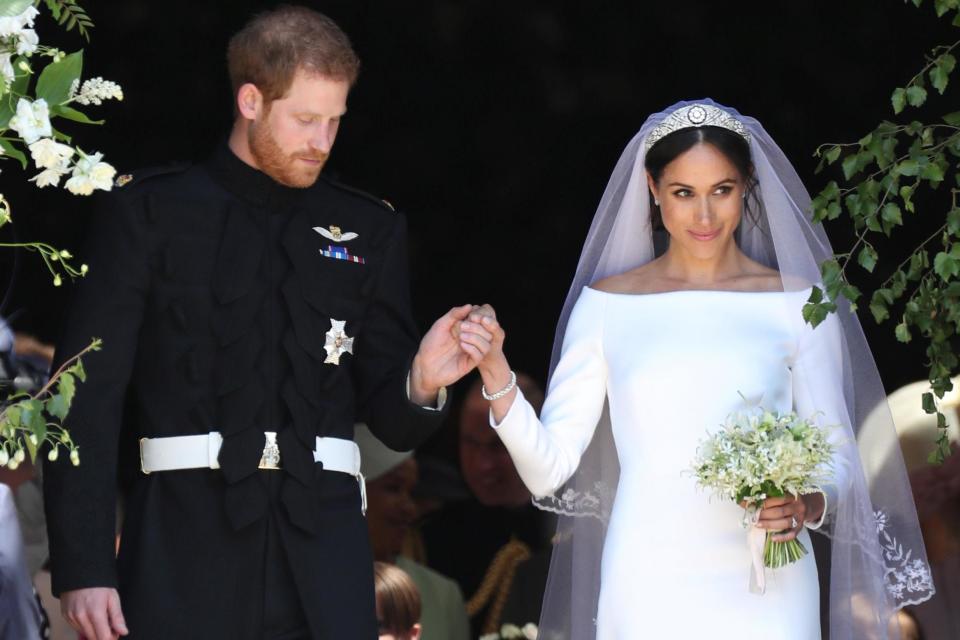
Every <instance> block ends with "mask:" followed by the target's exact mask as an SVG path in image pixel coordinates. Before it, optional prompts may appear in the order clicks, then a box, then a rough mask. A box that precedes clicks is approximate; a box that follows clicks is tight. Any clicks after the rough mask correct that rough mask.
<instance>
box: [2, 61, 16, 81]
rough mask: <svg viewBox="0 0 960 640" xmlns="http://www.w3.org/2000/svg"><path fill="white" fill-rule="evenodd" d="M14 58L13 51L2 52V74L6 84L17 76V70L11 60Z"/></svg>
mask: <svg viewBox="0 0 960 640" xmlns="http://www.w3.org/2000/svg"><path fill="white" fill-rule="evenodd" d="M12 58H13V54H12V53H0V76H2V77H3V83H4V84H5V85H8V84H10V83H11V82H13V80H14V78H16V77H17V72H16V71H14V69H13V63H12V62H11V59H12Z"/></svg>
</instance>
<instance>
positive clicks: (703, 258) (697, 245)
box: [460, 143, 825, 541]
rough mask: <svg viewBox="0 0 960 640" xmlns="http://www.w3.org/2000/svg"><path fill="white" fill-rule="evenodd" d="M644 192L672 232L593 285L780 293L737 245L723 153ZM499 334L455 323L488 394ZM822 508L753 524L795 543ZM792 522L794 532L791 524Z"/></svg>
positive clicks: (789, 504)
mask: <svg viewBox="0 0 960 640" xmlns="http://www.w3.org/2000/svg"><path fill="white" fill-rule="evenodd" d="M647 184H648V187H649V189H650V193H652V194H653V197H654V198H655V199H656V200H657V201H658V202H659V203H660V211H661V214H662V218H663V223H664V226H665V227H666V230H667V232H668V233H669V234H670V244H669V247H668V249H667V251H666V252H665V253H664V254H663V255H662V256H660V257H659V258H657V259H655V260H653V261H651V262H649V263H647V264H645V265H643V266H641V267H638V268H637V269H633V270H631V271H628V272H626V273H622V274H619V275H616V276H612V277H610V278H606V279H604V280H601V281H599V282H597V283H595V284H593V285H592V286H593V288H595V289H598V290H600V291H607V292H611V293H618V294H628V295H629V294H632V295H642V294H650V293H659V292H665V291H675V290H681V289H693V290H702V289H714V290H724V291H729V290H733V291H780V290H782V285H781V278H780V274H779V273H778V272H776V271H774V270H772V269H769V268H767V267H765V266H763V265H761V264H759V263H757V262H754V261H753V260H751V259H750V258H749V257H747V256H746V255H745V254H744V253H743V252H742V251H740V249H739V248H738V247H737V245H736V242H735V240H734V231H735V230H736V228H737V226H738V225H739V223H740V218H741V215H742V211H743V199H744V193H745V189H746V184H745V179H744V176H742V175H741V174H740V171H739V170H738V169H737V167H736V165H734V164H733V163H732V162H731V161H730V160H729V159H728V158H727V157H726V156H725V155H724V154H723V153H721V152H720V151H719V150H718V149H716V148H715V147H713V146H712V145H709V144H703V143H701V144H698V145H696V146H694V147H692V148H691V149H689V150H688V151H686V152H684V153H683V154H681V155H679V156H677V157H676V158H675V159H674V160H673V161H672V162H671V163H670V164H668V165H667V166H666V168H665V169H664V172H663V174H662V175H661V176H660V180H659V181H654V179H653V178H652V177H651V176H650V175H649V174H648V175H647ZM505 335H506V334H505V332H504V330H503V328H502V327H501V326H500V324H499V322H497V319H496V314H495V313H493V311H492V310H491V309H489V308H485V309H484V308H477V309H475V310H473V311H472V312H471V313H470V315H469V317H468V318H467V319H466V320H465V321H464V322H462V323H461V325H460V348H461V349H463V351H464V352H466V353H468V354H470V355H471V357H472V358H473V359H474V360H476V361H477V362H478V369H479V371H480V374H481V376H482V378H483V384H484V386H485V387H486V388H487V389H488V390H490V391H491V393H493V392H495V391H498V390H500V389H503V388H505V387H506V386H507V384H508V383H509V382H510V364H509V363H508V361H507V358H506V356H505V355H504V353H503V343H504V339H505ZM516 396H517V392H516V390H515V389H514V390H513V391H511V392H510V393H508V394H507V395H505V396H503V397H502V398H498V399H497V400H494V401H492V402H491V403H490V407H491V410H492V412H493V419H494V420H495V421H496V422H497V423H499V422H500V421H502V420H503V419H504V417H505V416H506V415H507V413H508V412H509V410H510V407H511V406H512V405H513V402H514V400H515V399H516ZM824 508H825V502H824V497H823V494H820V493H813V494H808V495H803V496H799V497H797V496H793V495H787V496H784V497H782V498H768V499H767V500H765V501H764V502H763V504H762V506H761V510H760V513H759V519H758V521H757V526H758V527H760V528H763V529H768V530H770V531H776V532H779V533H778V534H777V535H775V536H773V538H774V540H777V541H787V540H793V539H794V538H796V537H797V534H799V533H800V531H801V530H802V529H803V526H804V523H805V522H816V521H817V520H819V519H820V517H821V515H822V514H823V510H824ZM794 518H795V523H796V526H793V525H794Z"/></svg>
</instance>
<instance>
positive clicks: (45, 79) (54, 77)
mask: <svg viewBox="0 0 960 640" xmlns="http://www.w3.org/2000/svg"><path fill="white" fill-rule="evenodd" d="M82 72H83V51H77V52H75V53H71V54H70V55H68V56H65V57H64V58H63V60H61V61H60V62H52V63H50V64H48V65H47V66H46V67H45V68H44V70H43V72H41V73H40V78H39V79H38V80H37V97H38V98H43V99H44V100H46V101H47V104H48V105H50V106H53V105H62V104H63V103H65V102H66V101H67V100H68V99H69V98H70V86H71V85H72V84H73V82H74V81H75V80H79V79H80V74H81V73H82Z"/></svg>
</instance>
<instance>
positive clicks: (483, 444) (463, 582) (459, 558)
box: [420, 373, 554, 636]
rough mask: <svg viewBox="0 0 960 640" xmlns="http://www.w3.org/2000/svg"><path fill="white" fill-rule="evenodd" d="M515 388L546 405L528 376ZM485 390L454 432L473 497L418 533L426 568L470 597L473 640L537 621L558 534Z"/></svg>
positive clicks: (467, 401)
mask: <svg viewBox="0 0 960 640" xmlns="http://www.w3.org/2000/svg"><path fill="white" fill-rule="evenodd" d="M517 384H518V386H519V387H520V388H521V389H522V390H523V392H524V395H525V396H526V397H527V398H529V399H531V403H532V404H533V405H534V407H539V406H540V405H541V404H542V403H543V390H542V389H541V387H540V386H539V385H538V384H537V383H536V381H534V380H533V378H531V377H530V376H529V375H526V374H523V373H518V374H517ZM480 386H481V380H480V379H479V378H477V379H475V380H474V381H473V382H472V383H471V385H470V387H469V389H468V390H467V392H466V393H465V395H464V399H463V404H462V406H461V408H460V413H459V416H458V417H459V423H458V425H457V428H458V439H457V450H458V457H459V461H460V471H461V473H462V476H463V482H464V483H465V485H466V487H467V489H468V490H469V495H468V496H466V497H465V498H464V499H461V500H451V501H449V502H447V503H446V504H444V506H443V507H441V508H440V509H438V510H437V511H435V512H433V513H431V514H429V515H427V516H425V517H424V518H423V522H422V525H421V528H420V532H421V536H422V544H423V553H424V557H425V561H426V563H427V564H428V566H430V567H432V568H433V569H436V570H437V571H439V572H440V573H442V574H444V575H449V576H450V577H452V578H454V579H455V580H456V581H457V582H458V583H459V585H460V588H461V589H462V590H463V593H464V594H466V595H467V612H468V613H469V614H470V622H471V628H472V630H473V634H474V635H475V636H476V635H480V634H481V633H486V632H490V631H494V630H496V629H499V628H500V625H501V624H502V623H508V622H509V623H513V624H516V625H518V626H522V625H523V624H526V623H527V622H536V621H537V620H538V619H539V616H540V603H541V598H542V596H543V587H544V585H545V583H546V575H547V569H548V568H549V556H550V538H551V535H552V534H553V528H554V527H553V518H552V517H551V515H550V514H548V513H546V512H544V511H541V510H539V509H537V508H536V507H534V506H533V504H532V503H531V501H530V492H529V491H528V490H527V488H526V486H524V484H523V481H522V480H521V479H520V476H519V475H518V474H517V469H516V467H515V466H514V464H513V461H512V460H511V459H510V454H509V453H508V452H507V450H506V448H505V447H504V446H503V443H502V442H501V441H500V438H499V437H497V434H496V432H495V431H494V430H493V429H491V428H490V425H489V422H488V411H489V405H488V403H487V402H486V401H485V400H484V399H483V397H482V396H481V395H480ZM463 549H469V552H468V553H464V552H463ZM507 615H509V616H510V617H509V618H508V617H506V616H507Z"/></svg>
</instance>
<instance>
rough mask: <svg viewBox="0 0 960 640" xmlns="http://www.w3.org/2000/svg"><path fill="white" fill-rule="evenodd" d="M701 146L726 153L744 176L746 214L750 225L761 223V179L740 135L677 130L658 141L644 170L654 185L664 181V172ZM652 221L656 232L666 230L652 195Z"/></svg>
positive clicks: (718, 129)
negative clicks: (757, 191) (757, 207)
mask: <svg viewBox="0 0 960 640" xmlns="http://www.w3.org/2000/svg"><path fill="white" fill-rule="evenodd" d="M698 144H709V145H711V146H713V147H715V148H716V149H717V150H719V151H720V153H722V154H723V155H724V156H725V157H726V158H727V160H729V161H730V162H732V163H733V166H735V167H736V168H737V171H739V172H740V175H741V176H743V180H744V188H745V189H746V194H747V196H746V199H745V201H744V214H745V216H746V218H747V219H748V220H750V222H752V223H753V224H758V222H759V213H760V212H759V211H756V210H755V209H754V207H753V206H751V203H754V202H758V200H757V199H756V197H755V196H756V194H755V193H754V190H755V189H756V188H757V179H756V177H755V176H754V174H753V161H752V160H751V158H750V145H749V143H747V141H746V140H745V139H744V137H743V136H741V135H740V134H738V133H734V132H733V131H730V130H729V129H724V128H723V127H711V126H707V127H688V128H686V129H680V130H679V131H674V132H673V133H671V134H668V135H666V136H664V137H663V138H661V139H660V140H658V141H657V142H656V143H655V144H654V145H653V146H652V147H650V150H649V151H647V157H646V159H645V161H644V167H645V168H646V170H647V171H648V172H649V173H650V176H651V177H653V181H654V182H660V178H661V177H662V176H663V171H664V169H666V168H667V165H668V164H670V163H671V162H673V161H674V160H675V159H676V158H677V156H679V155H681V154H683V153H686V152H687V151H689V150H690V149H691V148H693V147H694V146H696V145H698ZM650 218H651V222H652V224H653V228H654V229H659V228H662V227H663V220H662V219H661V217H660V207H659V206H657V204H656V202H655V201H654V199H653V194H652V193H651V194H650Z"/></svg>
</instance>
